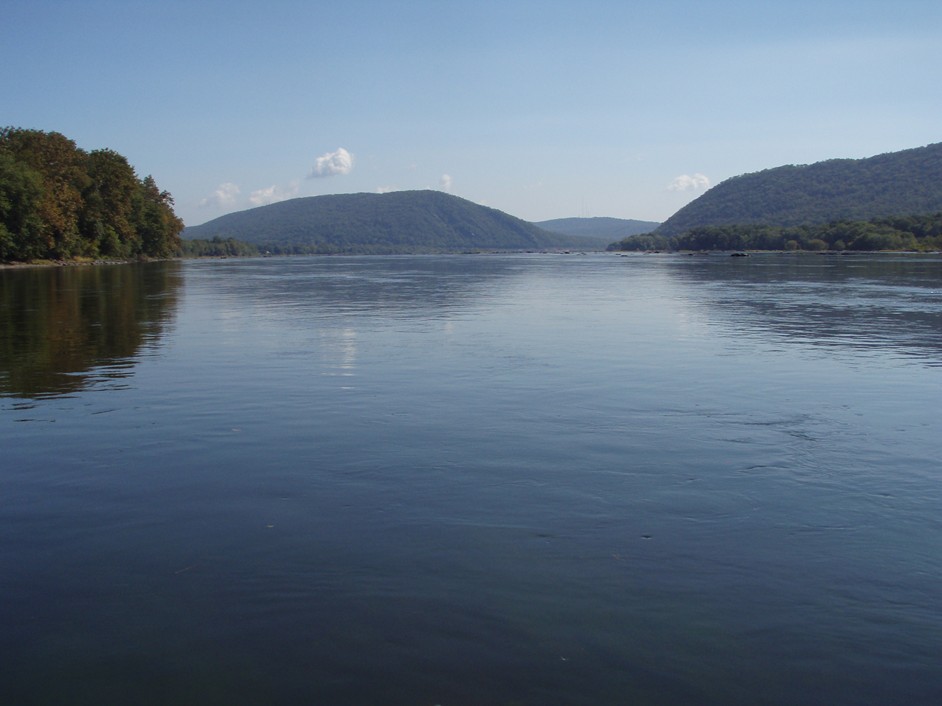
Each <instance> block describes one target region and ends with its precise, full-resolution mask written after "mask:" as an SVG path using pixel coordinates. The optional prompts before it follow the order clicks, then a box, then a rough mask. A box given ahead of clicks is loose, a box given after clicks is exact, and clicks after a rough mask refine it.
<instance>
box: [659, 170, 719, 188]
mask: <svg viewBox="0 0 942 706" xmlns="http://www.w3.org/2000/svg"><path fill="white" fill-rule="evenodd" d="M709 188H710V179H709V178H708V177H706V176H704V175H703V174H700V173H697V174H694V175H693V176H691V175H690V174H681V175H680V176H679V177H676V178H675V179H674V180H673V181H672V182H671V183H670V184H668V185H667V189H668V191H706V190H707V189H709Z"/></svg>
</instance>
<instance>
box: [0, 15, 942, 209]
mask: <svg viewBox="0 0 942 706" xmlns="http://www.w3.org/2000/svg"><path fill="white" fill-rule="evenodd" d="M940 30H942V4H940V3H938V2H937V1H936V0H899V1H898V2H894V3H886V2H883V1H882V0H880V1H878V0H864V1H857V2H850V1H849V0H818V1H817V2H810V1H809V0H795V1H794V2H790V3H755V2H745V1H742V0H717V2H711V3H702V2H694V1H692V0H661V1H660V2H657V3H654V2H648V3H639V2H628V3H625V2H614V1H613V2H598V1H596V2H593V1H592V0H588V1H582V2H571V1H567V2H535V1H533V0H504V1H503V2H491V1H486V2H474V3H450V2H429V1H425V0H423V1H421V2H418V1H417V2H408V3H400V4H394V3H388V2H376V1H365V0H350V1H348V2H346V3H343V4H339V3H326V2H321V1H316V2H310V3H302V2H289V1H286V0H273V1H272V2H269V3H266V4H264V5H260V4H257V3H248V2H242V1H241V0H239V1H232V2H218V1H215V0H213V1H210V2H198V3H190V2H181V1H179V0H170V1H169V2H165V3H161V4H159V5H154V4H152V3H137V2H117V1H115V0H89V1H88V2H82V3H71V2H55V1H51V0H34V2H31V3H8V4H7V6H6V7H5V8H4V22H3V24H2V26H0V60H2V62H3V65H4V67H5V71H4V73H3V77H2V78H0V96H2V97H3V99H2V100H3V104H2V106H3V110H2V112H0V115H2V117H0V125H10V126H16V127H23V128H35V129H40V130H47V131H57V132H61V133H62V134H64V135H66V136H67V137H69V138H71V139H73V140H75V141H76V143H77V144H78V145H79V146H80V147H82V148H84V149H86V150H93V149H98V148H103V147H107V148H110V149H113V150H116V151H118V152H120V153H121V154H123V155H124V156H125V157H127V158H128V160H129V162H130V163H131V164H132V165H133V166H134V167H135V169H136V170H137V172H138V174H139V175H140V176H144V175H147V174H152V175H153V176H154V178H155V179H156V180H157V183H158V185H159V186H160V188H162V189H166V190H168V191H170V192H171V193H172V194H173V196H174V199H175V202H176V212H177V214H178V215H179V216H180V217H181V218H183V220H184V221H185V222H186V224H187V225H198V224H200V223H203V222H205V221H208V220H211V219H213V218H215V217H217V216H219V215H222V214H224V213H229V212H232V211H238V210H243V209H246V208H251V207H253V206H258V205H263V204H266V203H273V202H275V201H279V200H284V199H287V198H292V197H296V196H316V195H322V194H332V193H351V192H382V191H389V190H400V189H441V190H443V191H447V192H448V193H452V194H454V195H456V196H460V197H462V198H466V199H469V200H471V201H474V202H476V203H480V204H484V205H487V206H491V207H493V208H498V209H500V210H502V211H505V212H507V213H509V214H512V215H514V216H518V217H520V218H524V219H527V220H531V221H542V220H549V219H554V218H565V217H572V216H609V217H617V218H631V219H640V220H650V221H663V220H666V219H667V218H668V217H669V216H670V215H671V214H673V213H674V212H675V211H676V210H677V209H679V208H681V207H682V206H684V205H685V204H686V203H688V202H689V201H691V200H692V199H693V198H696V197H697V196H699V195H700V194H701V193H703V191H704V190H705V189H706V188H708V187H709V186H710V185H713V184H717V183H719V182H720V181H722V180H724V179H726V178H729V177H731V176H735V175H737V174H742V173H745V172H753V171H758V170H761V169H767V168H772V167H776V166H779V165H782V164H807V163H811V162H816V161H820V160H824V159H831V158H843V157H850V158H862V157H870V156H873V155H875V154H880V153H884V152H892V151H897V150H902V149H908V148H912V147H920V146H923V145H926V144H930V143H933V142H939V141H942V130H940V129H939V120H938V116H939V115H940V114H942V95H940V92H939V91H938V90H936V89H935V88H934V87H935V86H938V85H940V84H942V76H940V74H942V67H940V64H939V62H938V58H937V57H938V38H939V36H940Z"/></svg>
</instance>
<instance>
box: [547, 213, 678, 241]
mask: <svg viewBox="0 0 942 706" xmlns="http://www.w3.org/2000/svg"><path fill="white" fill-rule="evenodd" d="M534 225H536V226H539V227H540V228H542V229H543V230H548V231H550V232H551V233H560V234H562V235H571V236H573V237H577V238H586V239H588V240H589V241H591V242H592V243H597V242H602V243H605V244H608V243H610V242H612V240H615V239H616V238H626V237H628V236H629V235H636V234H638V233H650V232H651V231H652V230H654V229H655V228H657V227H658V226H659V225H660V223H656V222H655V221H636V220H633V219H625V218H600V217H594V218H555V219H553V220H550V221H537V222H536V223H534Z"/></svg>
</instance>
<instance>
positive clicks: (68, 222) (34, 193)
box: [0, 127, 183, 262]
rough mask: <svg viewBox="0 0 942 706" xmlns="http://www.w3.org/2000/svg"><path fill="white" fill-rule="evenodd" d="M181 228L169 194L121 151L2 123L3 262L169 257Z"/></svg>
mask: <svg viewBox="0 0 942 706" xmlns="http://www.w3.org/2000/svg"><path fill="white" fill-rule="evenodd" d="M181 230H183V222H182V221H181V220H180V219H179V218H177V217H176V215H175V214H174V212H173V199H172V198H171V196H170V194H169V193H167V192H166V191H161V190H160V189H159V188H158V187H157V184H156V183H155V182H154V179H153V178H152V177H150V176H147V177H144V178H143V179H139V178H138V176H137V174H136V173H135V171H134V169H133V167H131V165H130V164H129V163H128V161H127V159H126V158H125V157H123V156H122V155H120V154H118V153H117V152H115V151H113V150H110V149H99V150H94V151H92V152H86V151H85V150H83V149H80V148H79V147H77V146H76V144H75V142H73V141H72V140H70V139H69V138H67V137H65V136H64V135H61V134H60V133H58V132H42V131H40V130H25V129H22V128H13V127H7V128H3V129H0V261H6V262H9V261H31V260H40V259H53V260H69V259H75V258H81V257H87V258H100V257H103V258H116V259H127V258H136V257H168V256H171V255H174V254H176V253H177V251H178V250H179V234H180V231H181Z"/></svg>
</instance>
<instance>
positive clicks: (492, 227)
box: [183, 191, 577, 253]
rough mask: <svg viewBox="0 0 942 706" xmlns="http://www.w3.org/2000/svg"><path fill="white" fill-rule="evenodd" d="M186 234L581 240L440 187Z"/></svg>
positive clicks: (332, 199)
mask: <svg viewBox="0 0 942 706" xmlns="http://www.w3.org/2000/svg"><path fill="white" fill-rule="evenodd" d="M183 237H184V238H187V239H190V238H194V239H196V238H198V239H204V240H211V239H213V238H216V237H218V238H234V239H235V240H238V241H243V242H247V243H254V244H256V245H259V246H262V247H264V248H265V249H267V250H269V251H271V252H298V253H341V252H342V253H407V252H409V253H414V252H447V251H462V250H541V249H547V248H558V247H571V246H573V242H574V241H576V240H577V239H574V238H572V237H569V236H562V235H558V234H554V233H549V232H547V231H544V230H542V229H540V228H538V227H537V226H535V225H533V224H532V223H527V222H526V221H522V220H520V219H519V218H515V217H513V216H510V215H508V214H506V213H503V212H502V211H498V210H496V209H493V208H487V207H485V206H479V205H477V204H474V203H472V202H470V201H466V200H465V199H461V198H458V197H457V196H451V195H449V194H445V193H443V192H440V191H396V192H392V193H388V194H365V193H363V194H337V195H332V196H310V197H305V198H297V199H291V200H288V201H281V202H279V203H274V204H271V205H268V206H260V207H258V208H252V209H249V210H247V211H240V212H238V213H230V214H228V215H225V216H220V217H219V218H216V219H214V220H212V221H209V222H208V223H204V224H202V225H199V226H194V227H191V228H187V229H186V230H185V231H184V233H183Z"/></svg>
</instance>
